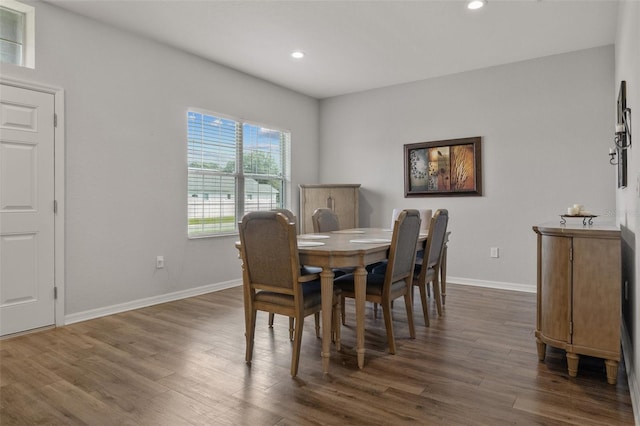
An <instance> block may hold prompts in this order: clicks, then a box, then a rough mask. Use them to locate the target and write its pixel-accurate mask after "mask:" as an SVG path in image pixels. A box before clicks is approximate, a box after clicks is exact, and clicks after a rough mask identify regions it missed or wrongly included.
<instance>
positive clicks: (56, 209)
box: [53, 200, 58, 214]
mask: <svg viewBox="0 0 640 426" xmlns="http://www.w3.org/2000/svg"><path fill="white" fill-rule="evenodd" d="M53 213H54V214H57V213H58V200H53Z"/></svg>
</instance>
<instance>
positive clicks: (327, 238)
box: [298, 228, 427, 373]
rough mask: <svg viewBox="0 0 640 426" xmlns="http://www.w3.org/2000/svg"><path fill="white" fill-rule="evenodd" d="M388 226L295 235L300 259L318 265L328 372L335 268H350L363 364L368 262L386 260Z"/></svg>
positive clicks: (422, 237)
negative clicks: (320, 270) (351, 270)
mask: <svg viewBox="0 0 640 426" xmlns="http://www.w3.org/2000/svg"><path fill="white" fill-rule="evenodd" d="M392 234H393V232H392V230H391V229H384V228H354V229H343V230H339V231H333V232H326V233H315V234H302V235H299V236H298V253H299V257H300V263H301V264H303V265H307V266H316V267H321V268H322V272H321V273H320V281H321V291H322V352H321V356H322V371H323V372H324V373H328V372H329V363H330V357H331V352H330V351H331V312H332V296H333V280H334V272H333V270H334V269H343V268H353V275H354V283H355V289H354V290H355V310H356V354H357V358H358V367H359V368H363V367H364V359H365V346H364V334H365V333H364V311H365V300H366V289H367V270H366V269H365V268H366V266H367V265H371V264H374V263H377V262H381V261H383V260H386V259H387V257H388V253H389V247H390V246H391V237H392ZM426 238H427V233H426V232H425V233H421V234H420V237H419V241H418V246H417V247H416V249H417V250H419V249H422V247H423V243H424V240H425V239H426Z"/></svg>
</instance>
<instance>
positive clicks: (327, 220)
mask: <svg viewBox="0 0 640 426" xmlns="http://www.w3.org/2000/svg"><path fill="white" fill-rule="evenodd" d="M311 221H312V222H313V232H331V231H338V230H340V222H339V221H338V215H337V214H335V213H334V211H333V210H331V209H316V211H314V212H313V216H311Z"/></svg>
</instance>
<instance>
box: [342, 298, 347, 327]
mask: <svg viewBox="0 0 640 426" xmlns="http://www.w3.org/2000/svg"><path fill="white" fill-rule="evenodd" d="M344 300H345V297H344V296H340V312H341V313H342V325H347V321H346V318H345V317H346V316H345V314H344V311H345V309H344Z"/></svg>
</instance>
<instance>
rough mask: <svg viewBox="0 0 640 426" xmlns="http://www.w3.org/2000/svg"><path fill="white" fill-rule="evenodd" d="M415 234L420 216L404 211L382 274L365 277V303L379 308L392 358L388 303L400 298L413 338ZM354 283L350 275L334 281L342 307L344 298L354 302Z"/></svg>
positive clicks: (412, 211)
mask: <svg viewBox="0 0 640 426" xmlns="http://www.w3.org/2000/svg"><path fill="white" fill-rule="evenodd" d="M419 234H420V213H419V212H418V211H417V210H404V211H403V212H401V213H400V215H399V216H398V219H397V220H396V222H395V224H394V227H393V234H392V237H391V246H390V248H389V262H388V264H387V268H386V271H385V274H384V275H382V274H368V275H367V290H366V300H367V301H370V302H374V303H378V304H380V306H382V315H383V316H384V324H385V328H386V331H387V340H388V343H389V352H390V353H392V354H395V353H396V342H395V338H394V335H393V324H392V321H393V320H392V318H391V302H392V301H393V300H394V299H397V298H399V297H404V303H405V306H406V309H407V322H408V323H409V335H410V336H411V338H412V339H415V337H416V333H415V327H414V324H413V308H412V303H411V289H412V281H413V271H414V264H415V260H416V245H417V244H418V236H419ZM354 281H355V277H354V275H353V274H347V275H344V276H342V277H339V278H337V279H336V280H335V281H334V282H335V285H336V287H338V288H339V289H340V290H342V295H341V302H342V303H344V298H345V297H351V298H355V282H354ZM343 315H344V312H343Z"/></svg>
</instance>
